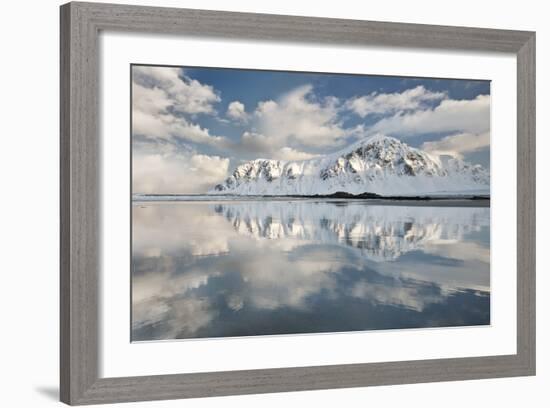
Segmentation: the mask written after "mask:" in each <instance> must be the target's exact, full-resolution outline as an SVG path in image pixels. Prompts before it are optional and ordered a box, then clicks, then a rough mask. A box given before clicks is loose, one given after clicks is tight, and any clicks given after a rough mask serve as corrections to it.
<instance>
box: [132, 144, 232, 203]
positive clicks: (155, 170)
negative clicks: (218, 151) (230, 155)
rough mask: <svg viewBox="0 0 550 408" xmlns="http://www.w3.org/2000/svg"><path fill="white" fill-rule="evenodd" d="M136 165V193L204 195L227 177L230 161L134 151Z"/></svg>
mask: <svg viewBox="0 0 550 408" xmlns="http://www.w3.org/2000/svg"><path fill="white" fill-rule="evenodd" d="M132 165H133V168H132V181H133V185H132V189H133V192H134V193H149V194H152V193H154V194H175V193H203V192H205V191H207V190H208V189H210V188H211V187H212V186H213V185H216V184H217V183H219V182H221V181H223V180H224V179H225V178H226V177H227V171H228V167H229V159H227V158H221V157H218V156H207V155H203V154H194V153H179V154H178V153H170V152H168V153H167V152H163V153H151V152H142V151H139V150H137V151H136V150H134V154H133V157H132Z"/></svg>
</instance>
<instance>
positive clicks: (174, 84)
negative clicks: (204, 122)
mask: <svg viewBox="0 0 550 408" xmlns="http://www.w3.org/2000/svg"><path fill="white" fill-rule="evenodd" d="M133 69H134V71H133V74H134V78H133V79H134V81H133V84H132V132H133V134H136V135H142V136H145V137H147V138H149V139H164V140H171V139H173V138H174V137H179V138H182V139H185V140H188V141H191V142H195V143H202V144H208V145H215V146H222V147H223V146H226V145H227V144H228V141H227V139H226V138H224V137H222V136H214V135H211V134H210V133H209V131H208V129H205V128H202V127H201V126H199V125H197V124H194V123H191V122H190V121H189V119H187V118H185V117H184V116H183V115H184V114H197V113H213V107H212V103H214V102H217V101H219V97H218V96H217V95H216V93H215V92H214V90H213V88H212V87H210V86H208V85H202V84H200V83H199V82H198V81H196V80H189V79H187V80H186V79H182V77H181V75H182V73H181V70H179V69H177V68H167V67H134V68H133Z"/></svg>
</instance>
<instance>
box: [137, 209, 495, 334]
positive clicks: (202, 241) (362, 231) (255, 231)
mask: <svg viewBox="0 0 550 408" xmlns="http://www.w3.org/2000/svg"><path fill="white" fill-rule="evenodd" d="M132 273H133V276H132V291H133V293H132V295H133V296H132V299H133V305H132V307H133V310H132V311H133V316H132V339H133V340H134V341H140V340H158V339H176V338H195V337H220V336H247V335H265V334H283V333H316V332H337V331H350V330H353V331H355V330H370V329H388V328H411V327H415V328H419V327H442V326H462V325H482V324H489V209H488V208H464V207H462V208H450V207H405V206H373V205H367V204H366V203H365V202H362V201H351V202H348V201H338V202H314V201H290V202H284V201H243V202H217V203H215V202H177V203H147V204H146V205H142V204H140V205H134V207H133V272H132Z"/></svg>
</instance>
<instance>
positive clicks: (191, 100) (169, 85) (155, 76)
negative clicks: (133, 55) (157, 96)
mask: <svg viewBox="0 0 550 408" xmlns="http://www.w3.org/2000/svg"><path fill="white" fill-rule="evenodd" d="M132 73H133V80H134V83H136V84H139V85H141V86H143V87H145V88H149V89H156V90H158V92H159V93H160V92H162V93H163V94H164V96H165V97H166V98H167V99H169V100H170V104H171V106H172V107H173V109H174V110H176V111H178V112H182V113H189V114H196V113H213V112H214V107H213V104H214V103H216V102H219V101H220V100H221V99H220V97H219V96H218V95H217V94H216V91H215V90H214V88H213V87H212V86H210V85H205V84H201V83H200V82H199V81H197V80H195V79H191V78H189V77H187V76H185V75H184V72H183V70H182V69H181V68H172V67H147V66H134V67H133V71H132Z"/></svg>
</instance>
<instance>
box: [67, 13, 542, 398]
mask: <svg viewBox="0 0 550 408" xmlns="http://www.w3.org/2000/svg"><path fill="white" fill-rule="evenodd" d="M60 13H61V15H60V18H61V43H60V47H61V49H60V51H61V69H60V75H61V88H60V94H61V107H60V137H61V142H60V149H61V161H60V173H61V191H60V203H61V205H60V216H61V234H60V235H61V236H60V240H61V250H60V259H61V267H60V274H61V279H60V282H61V283H60V285H61V291H60V292H61V299H60V302H61V306H60V319H61V324H60V331H61V332H60V335H61V342H60V354H61V359H60V360H61V361H60V373H61V374H60V390H61V393H60V395H61V401H63V402H65V403H67V404H70V405H82V404H99V403H115V402H127V401H144V400H160V399H178V398H195V397H209V396H222V395H237V394H256V393H269V392H282V391H300V390H317V389H328V388H347V387H365V386H374V385H388V384H404V383H421V382H435V381H454V380H468V379H481V378H495V377H512V376H528V375H534V374H535V33H534V32H528V31H511V30H495V29H484V28H464V27H446V26H436V25H418V24H402V23H386V22H373V21H358V20H343V19H328V18H313V17H296V16H284V15H267V14H249V13H236V12H220V11H205V10H190V9H175V8H159V7H143V6H131V5H114V4H95V3H80V2H76V3H74V2H73V3H68V4H65V5H63V6H61V9H60ZM101 31H109V32H135V33H150V34H173V35H182V36H199V37H215V38H225V39H228V38H229V39H240V40H243V39H244V40H263V41H285V42H300V43H304V42H305V43H315V44H333V45H348V46H349V45H352V46H357V47H361V46H367V45H368V46H372V45H376V46H383V47H409V48H424V49H444V50H466V51H480V52H491V53H513V54H515V55H516V57H517V353H516V354H513V355H498V356H485V357H467V358H446V359H435V360H417V361H396V362H386V363H361V364H359V363H358V364H344V365H330V366H309V367H293V368H277V369H259V370H244V371H225V372H212V373H198V374H174V375H153V376H140V377H123V378H101V377H100V376H99V341H98V330H99V328H100V325H99V308H98V302H99V299H100V296H99V295H100V293H99V272H100V252H99V248H100V237H101V234H100V218H99V217H100V214H99V205H98V203H99V196H100V179H99V174H100V172H99V169H100V163H101V153H100V149H99V123H98V121H99V114H98V113H99V110H100V109H99V86H98V85H99V57H100V56H99V34H100V32H101ZM495 256H506V254H495Z"/></svg>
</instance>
